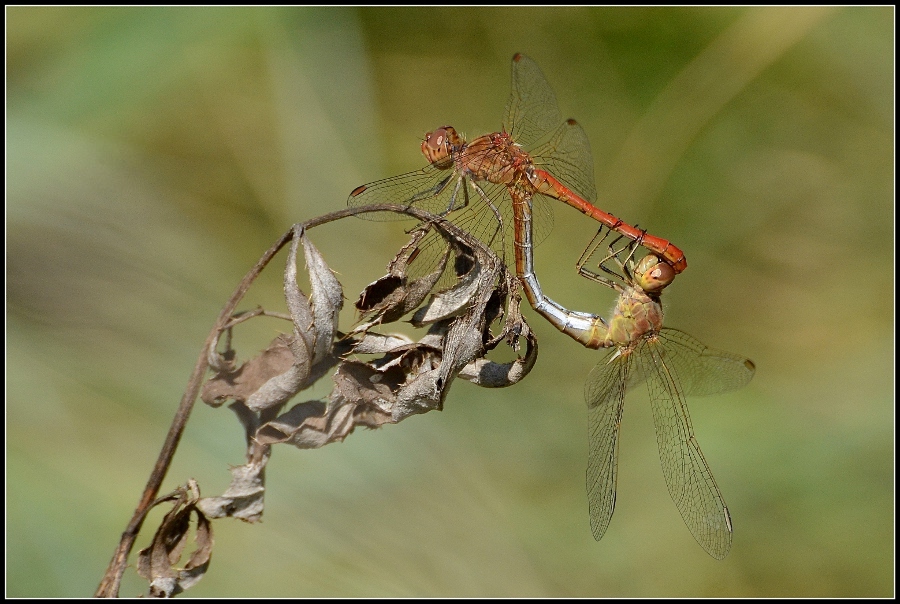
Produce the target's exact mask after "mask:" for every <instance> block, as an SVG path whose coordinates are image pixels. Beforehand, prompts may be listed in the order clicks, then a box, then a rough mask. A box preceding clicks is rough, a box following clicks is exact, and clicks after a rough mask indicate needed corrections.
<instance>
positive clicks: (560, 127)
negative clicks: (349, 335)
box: [347, 54, 687, 274]
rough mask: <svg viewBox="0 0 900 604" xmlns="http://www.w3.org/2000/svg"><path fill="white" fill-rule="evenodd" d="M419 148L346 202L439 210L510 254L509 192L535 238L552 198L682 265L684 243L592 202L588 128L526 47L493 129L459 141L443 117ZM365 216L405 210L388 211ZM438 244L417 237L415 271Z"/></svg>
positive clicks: (434, 238) (434, 259) (433, 237)
mask: <svg viewBox="0 0 900 604" xmlns="http://www.w3.org/2000/svg"><path fill="white" fill-rule="evenodd" d="M421 150H422V153H423V155H424V156H425V158H426V159H427V160H428V165H427V166H426V167H425V168H422V169H421V170H417V171H414V172H408V173H406V174H402V175H400V176H394V177H392V178H387V179H384V180H379V181H375V182H372V183H369V184H365V185H361V186H359V187H357V188H356V189H354V190H353V191H352V192H351V193H350V197H349V198H348V201H347V203H348V205H349V206H350V207H363V206H367V205H371V204H383V203H388V204H396V205H401V206H408V207H409V206H413V207H417V208H419V209H422V210H426V211H428V212H431V213H433V214H438V215H441V216H444V217H446V218H447V219H449V220H451V221H452V222H454V223H455V224H456V225H458V226H459V227H460V228H462V229H464V230H466V231H468V232H469V233H471V234H472V235H473V236H475V237H477V238H478V239H479V240H481V241H483V242H485V243H487V244H488V245H490V246H491V247H492V248H493V249H494V251H495V252H497V254H498V255H499V256H501V257H502V258H504V259H505V261H506V262H511V260H512V257H513V254H512V253H511V250H512V249H513V247H514V243H515V237H514V236H513V237H510V233H509V231H510V230H511V228H512V226H511V225H512V224H513V223H514V222H515V216H513V215H512V214H513V213H512V211H511V208H510V199H511V198H513V196H515V195H518V196H519V197H520V198H523V197H527V199H528V200H529V202H530V203H531V206H532V211H531V216H532V217H533V225H532V227H531V228H532V232H533V244H537V243H538V242H540V241H541V240H542V239H544V238H545V237H546V235H547V234H548V233H549V231H550V229H552V224H553V208H552V202H551V201H550V200H551V199H552V200H557V201H562V202H564V203H566V204H568V205H570V206H572V207H574V208H576V209H578V210H580V211H581V212H583V213H584V214H586V215H588V216H590V217H591V218H594V219H595V220H597V221H599V222H600V223H601V224H603V225H606V226H607V227H609V228H610V229H613V230H615V231H616V232H618V233H619V234H621V235H623V236H624V237H626V238H628V239H630V240H634V241H638V242H639V243H640V245H642V246H644V247H645V248H647V249H649V250H651V251H652V252H653V253H655V254H657V255H658V256H659V257H660V258H663V259H664V260H665V262H666V263H668V264H669V265H670V266H671V267H672V269H673V270H674V271H675V273H680V272H681V271H683V270H684V269H685V268H686V267H687V261H686V259H685V257H684V253H683V252H682V251H681V250H680V249H678V248H677V247H676V246H675V245H674V244H672V243H670V242H669V241H667V240H665V239H662V238H659V237H655V236H653V235H649V234H647V233H646V232H644V231H641V230H639V229H638V228H636V227H634V226H631V225H630V224H627V223H625V222H623V221H622V220H620V219H618V218H616V217H615V216H613V215H612V214H608V213H606V212H604V211H603V210H600V209H599V208H597V207H596V206H594V205H593V203H592V202H593V201H594V200H595V199H596V196H597V192H596V189H595V186H594V171H593V160H592V158H591V151H590V145H589V143H588V139H587V135H586V134H585V132H584V129H583V128H582V127H581V126H580V125H579V124H578V123H577V122H575V120H571V119H569V120H565V121H563V119H562V117H561V114H560V111H559V106H558V105H557V102H556V96H555V95H554V93H553V90H552V88H551V87H550V84H549V83H548V82H547V79H546V78H545V77H544V74H543V73H542V72H541V70H540V68H539V67H538V66H537V64H536V63H535V62H534V61H533V60H532V59H530V58H529V57H527V56H525V55H523V54H516V55H515V56H514V57H513V59H512V92H511V94H510V97H509V100H508V102H507V105H506V115H505V118H504V120H503V125H502V129H501V131H500V132H494V133H491V134H486V135H484V136H479V137H478V138H475V139H474V140H472V141H469V142H466V140H465V138H464V137H463V136H462V135H461V134H460V133H459V132H457V130H456V129H455V128H453V127H452V126H442V127H440V128H437V129H436V130H433V131H432V132H429V133H428V134H426V136H425V140H424V141H422V144H421ZM362 217H363V218H367V219H370V220H390V219H395V218H403V216H402V215H398V214H393V213H388V212H378V213H376V212H372V213H366V214H363V215H362ZM445 250H446V244H445V242H444V241H443V240H442V239H441V237H440V236H439V235H437V234H436V233H430V234H429V236H427V237H426V238H425V239H423V240H422V242H421V243H420V244H419V246H418V249H417V258H416V259H415V262H418V266H419V267H420V270H419V271H418V274H426V273H427V272H428V270H430V269H431V268H432V267H434V266H437V265H438V264H439V261H440V259H441V258H442V257H443V256H444V254H445ZM414 266H415V265H413V264H412V263H411V267H410V268H411V273H416V271H415V270H414Z"/></svg>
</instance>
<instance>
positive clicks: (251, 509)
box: [197, 450, 269, 522]
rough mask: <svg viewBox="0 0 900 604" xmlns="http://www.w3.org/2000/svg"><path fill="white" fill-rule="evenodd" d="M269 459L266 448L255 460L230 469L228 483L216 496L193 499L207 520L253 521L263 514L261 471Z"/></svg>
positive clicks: (262, 478) (263, 479) (263, 483)
mask: <svg viewBox="0 0 900 604" xmlns="http://www.w3.org/2000/svg"><path fill="white" fill-rule="evenodd" d="M268 460H269V455H268V450H267V451H266V454H265V455H264V456H263V457H262V459H260V460H259V461H251V462H250V463H247V464H245V465H243V466H236V467H233V468H231V484H230V485H228V489H227V490H226V491H225V492H224V493H222V495H221V496H220V497H204V498H202V499H200V500H199V501H198V502H197V509H199V510H200V511H202V512H203V513H204V514H205V515H206V517H207V518H209V519H210V520H211V519H213V518H225V517H231V518H238V519H240V520H243V521H245V522H256V521H258V520H259V519H260V516H262V513H263V507H264V500H263V496H264V495H265V490H266V489H265V476H264V472H263V470H265V467H266V463H267V462H268Z"/></svg>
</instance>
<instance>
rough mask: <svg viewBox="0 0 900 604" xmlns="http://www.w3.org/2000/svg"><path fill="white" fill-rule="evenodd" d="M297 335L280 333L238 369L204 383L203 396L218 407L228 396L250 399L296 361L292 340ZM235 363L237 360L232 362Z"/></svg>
mask: <svg viewBox="0 0 900 604" xmlns="http://www.w3.org/2000/svg"><path fill="white" fill-rule="evenodd" d="M292 340H293V338H291V337H290V336H286V335H280V336H278V337H276V338H275V339H274V340H272V342H271V343H270V344H269V346H268V348H266V349H265V350H263V351H262V352H261V353H260V354H259V356H257V357H255V358H253V359H250V360H249V361H247V362H246V363H244V364H243V365H241V366H240V367H239V368H238V369H237V370H235V371H233V372H231V373H228V372H227V368H228V366H227V365H226V366H224V369H226V370H225V371H220V372H218V373H216V374H215V375H214V376H213V377H211V378H210V379H209V380H208V381H207V382H206V384H204V386H203V391H202V392H201V394H200V398H201V399H202V400H203V402H204V403H206V404H207V405H210V406H213V407H218V406H220V405H222V404H223V403H224V402H226V401H227V400H234V401H239V402H246V401H247V399H248V398H249V397H250V396H251V395H252V394H253V393H254V392H256V391H257V390H259V388H260V387H261V386H262V385H263V384H265V383H266V382H268V381H269V380H270V379H272V378H274V377H276V376H278V375H281V374H282V373H284V372H285V371H287V370H288V369H290V368H291V367H292V366H293V364H294V359H295V355H294V353H293V352H292V351H291V347H290V344H291V343H292ZM230 366H231V367H233V363H232V364H231V365H230Z"/></svg>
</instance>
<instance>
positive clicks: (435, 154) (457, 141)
mask: <svg viewBox="0 0 900 604" xmlns="http://www.w3.org/2000/svg"><path fill="white" fill-rule="evenodd" d="M462 144H463V140H462V138H460V136H459V134H457V133H456V130H455V129H454V128H453V126H442V127H440V128H438V129H437V130H435V131H434V132H429V133H428V134H426V135H425V140H423V141H422V154H423V155H424V156H425V157H426V159H428V162H429V163H432V164H435V166H436V167H438V168H449V167H450V164H451V162H452V161H453V149H454V148H459V147H461V146H462Z"/></svg>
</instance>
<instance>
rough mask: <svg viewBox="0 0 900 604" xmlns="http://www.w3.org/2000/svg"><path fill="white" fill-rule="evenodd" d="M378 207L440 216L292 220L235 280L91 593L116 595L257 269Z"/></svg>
mask: <svg viewBox="0 0 900 604" xmlns="http://www.w3.org/2000/svg"><path fill="white" fill-rule="evenodd" d="M377 211H382V212H397V213H403V214H408V215H409V216H412V217H413V218H417V219H419V220H422V221H429V220H441V219H440V218H438V217H436V216H434V215H432V214H428V213H427V212H423V211H421V210H417V209H415V208H411V207H405V206H398V205H391V204H380V205H372V206H365V207H358V208H347V209H344V210H339V211H337V212H331V213H329V214H323V215H322V216H318V217H316V218H313V219H311V220H308V221H306V222H303V223H298V224H295V225H294V226H293V227H291V228H290V229H289V230H288V231H287V232H286V233H285V234H284V235H282V236H281V237H280V238H279V239H278V241H276V242H275V244H274V245H272V247H270V248H269V249H268V250H266V252H265V253H264V254H263V255H262V257H261V258H260V259H259V261H258V262H257V263H256V265H255V266H254V267H253V268H252V269H250V271H249V272H248V273H247V274H246V275H245V276H244V278H243V279H242V280H241V282H240V283H239V284H238V286H237V288H235V290H234V292H233V293H232V294H231V297H229V299H228V301H227V302H226V303H225V306H224V307H223V308H222V310H221V312H220V313H219V316H218V318H217V319H216V322H215V324H214V325H213V327H212V329H211V330H210V332H209V335H208V336H207V337H206V342H204V344H203V348H202V349H201V350H200V355H199V356H198V357H197V363H196V364H195V365H194V371H193V372H192V373H191V377H190V380H188V384H187V388H186V389H185V391H184V395H183V396H182V398H181V404H180V405H179V406H178V410H177V411H176V412H175V417H174V418H173V420H172V425H171V426H170V427H169V432H168V434H167V435H166V440H165V443H164V444H163V447H162V450H161V451H160V453H159V457H158V458H157V460H156V465H155V466H154V467H153V471H152V472H151V473H150V478H149V479H148V480H147V485H146V486H145V487H144V491H143V493H142V495H141V499H140V502H139V503H138V505H137V508H135V510H134V514H133V515H132V517H131V521H130V522H129V523H128V526H127V527H126V528H125V531H124V532H123V533H122V537H121V539H120V541H119V545H118V547H117V548H116V551H115V553H114V554H113V557H112V560H111V561H110V563H109V567H107V569H106V573H105V574H104V576H103V579H102V580H101V581H100V584H99V586H98V587H97V591H96V592H95V593H94V596H95V597H98V598H115V597H118V594H119V587H120V585H121V581H122V575H123V574H124V572H125V568H126V567H127V564H128V555H129V554H130V553H131V549H132V547H133V546H134V542H135V540H136V539H137V536H138V533H139V532H140V530H141V525H142V524H143V522H144V518H145V516H146V514H147V512H148V510H149V509H150V508H151V507H152V505H153V502H154V501H155V499H156V498H157V495H158V494H159V489H160V487H161V486H162V482H163V480H164V479H165V477H166V473H167V472H168V470H169V466H170V465H171V463H172V459H173V458H174V456H175V450H176V449H177V448H178V443H179V441H180V440H181V435H182V434H183V433H184V428H185V426H186V425H187V421H188V418H189V417H190V415H191V411H192V410H193V408H194V402H195V401H196V400H197V396H198V395H199V393H200V388H201V386H202V384H203V379H204V377H205V375H206V371H207V369H208V368H209V349H210V346H212V345H213V343H214V342H215V341H216V339H217V338H218V336H219V334H220V333H221V331H222V330H223V329H224V328H225V327H226V326H227V325H228V323H229V322H230V321H231V319H232V315H233V314H234V312H235V310H236V309H237V306H238V304H239V303H240V302H241V300H242V299H243V298H244V295H245V294H246V293H247V291H248V290H249V289H250V286H251V285H252V284H253V282H254V281H255V280H256V278H257V277H258V276H259V275H260V273H262V271H263V269H264V268H265V267H266V266H267V265H268V264H269V262H271V260H272V258H273V257H274V256H275V254H277V253H278V252H279V251H280V250H281V248H282V247H284V245H285V244H287V243H288V242H289V241H290V240H291V238H292V237H293V235H294V232H295V231H296V230H297V229H310V228H313V227H316V226H320V225H322V224H326V223H328V222H333V221H335V220H340V219H342V218H346V217H348V216H354V215H357V214H363V213H371V212H377ZM448 226H449V227H450V228H451V230H454V229H455V228H456V227H455V226H454V225H452V224H448Z"/></svg>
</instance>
